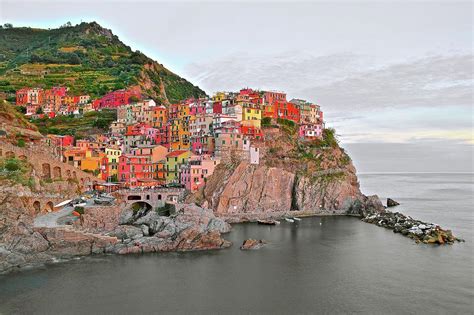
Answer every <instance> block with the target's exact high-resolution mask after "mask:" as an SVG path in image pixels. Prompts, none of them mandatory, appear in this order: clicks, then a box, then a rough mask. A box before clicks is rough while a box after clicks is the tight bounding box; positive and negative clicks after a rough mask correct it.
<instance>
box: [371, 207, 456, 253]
mask: <svg viewBox="0 0 474 315" xmlns="http://www.w3.org/2000/svg"><path fill="white" fill-rule="evenodd" d="M362 221H364V222H367V223H372V224H376V225H378V226H381V227H384V228H387V229H391V230H393V232H394V233H401V234H402V235H404V236H406V237H409V238H411V239H413V240H415V242H416V243H417V244H420V243H424V244H439V245H442V244H453V243H454V242H462V241H463V240H462V239H459V238H456V237H454V236H453V234H452V232H451V231H450V230H444V229H442V228H441V227H439V226H438V225H436V224H432V223H426V222H422V221H418V220H414V219H412V218H411V217H408V216H405V215H403V214H401V213H399V212H390V211H381V212H372V213H368V214H367V215H366V216H365V217H363V218H362Z"/></svg>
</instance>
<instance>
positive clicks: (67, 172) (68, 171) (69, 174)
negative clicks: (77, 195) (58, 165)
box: [66, 170, 71, 179]
mask: <svg viewBox="0 0 474 315" xmlns="http://www.w3.org/2000/svg"><path fill="white" fill-rule="evenodd" d="M66 177H67V178H68V179H70V178H71V171H70V170H66Z"/></svg>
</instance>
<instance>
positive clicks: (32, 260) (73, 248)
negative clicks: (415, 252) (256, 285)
mask: <svg viewBox="0 0 474 315" xmlns="http://www.w3.org/2000/svg"><path fill="white" fill-rule="evenodd" d="M311 216H355V217H358V218H360V219H361V220H362V221H364V222H367V223H372V224H376V225H378V226H381V227H385V228H387V229H391V230H393V231H394V232H395V233H400V234H402V235H404V236H407V237H410V238H411V239H413V240H415V242H416V243H424V244H440V245H441V244H453V243H454V242H457V241H462V240H461V239H458V238H456V237H455V236H453V234H452V233H451V231H449V230H444V229H442V228H440V227H439V226H437V225H435V224H431V223H426V222H422V221H419V220H414V219H412V218H411V217H409V216H405V215H403V214H401V213H398V212H390V211H388V210H386V209H385V207H384V206H383V205H382V203H381V201H380V200H379V198H378V197H377V196H369V197H366V196H363V197H362V198H360V199H356V200H354V201H353V202H352V203H348V204H346V205H345V207H344V208H343V209H338V210H323V209H318V210H295V211H271V210H268V211H263V212H262V211H260V212H244V213H225V214H224V213H220V214H219V213H218V214H215V213H214V211H213V210H211V209H208V208H204V207H200V206H198V205H196V204H177V205H175V211H174V213H173V214H172V215H170V216H160V215H159V214H158V212H156V211H154V210H152V209H146V208H143V209H139V210H132V209H127V208H125V207H123V205H120V204H118V205H112V206H92V207H86V208H85V209H84V213H83V214H82V215H81V216H80V218H79V219H78V220H76V221H75V222H74V223H73V224H72V225H63V226H59V227H34V226H33V225H32V222H31V218H30V217H28V216H24V215H20V219H19V220H18V219H17V220H13V221H11V222H12V223H13V222H15V223H13V225H10V227H9V229H8V230H7V231H6V233H4V234H3V236H2V239H1V241H0V274H2V273H8V272H11V271H15V270H21V269H23V268H29V267H36V266H39V265H43V264H45V263H46V264H47V263H51V262H56V261H64V260H69V259H73V258H76V257H80V256H88V255H96V254H121V255H122V254H137V253H149V252H166V251H197V250H214V249H223V248H228V247H230V246H231V245H232V244H231V243H230V242H229V241H227V240H225V239H224V238H223V237H222V234H224V233H228V232H230V231H231V225H230V223H244V222H257V221H258V220H280V219H284V218H295V217H311ZM263 245H264V242H260V241H253V242H252V240H250V242H247V243H246V244H245V243H244V244H243V247H242V249H251V248H260V247H262V246H263Z"/></svg>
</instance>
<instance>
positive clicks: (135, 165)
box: [118, 154, 160, 187]
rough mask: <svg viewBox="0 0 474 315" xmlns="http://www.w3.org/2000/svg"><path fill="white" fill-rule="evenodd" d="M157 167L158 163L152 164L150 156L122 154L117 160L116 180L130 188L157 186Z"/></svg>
mask: <svg viewBox="0 0 474 315" xmlns="http://www.w3.org/2000/svg"><path fill="white" fill-rule="evenodd" d="M157 167H158V163H153V162H152V156H151V154H143V155H133V154H122V155H121V156H120V158H119V165H118V180H119V181H120V182H123V183H125V185H127V186H132V187H133V186H149V185H150V184H153V185H158V184H160V181H158V180H157V179H156V172H157Z"/></svg>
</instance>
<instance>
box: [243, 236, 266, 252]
mask: <svg viewBox="0 0 474 315" xmlns="http://www.w3.org/2000/svg"><path fill="white" fill-rule="evenodd" d="M265 244H266V242H265V241H264V240H254V239H251V238H250V239H247V240H245V241H244V242H243V243H242V246H240V249H242V250H249V249H260V248H262V247H263V246H265Z"/></svg>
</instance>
